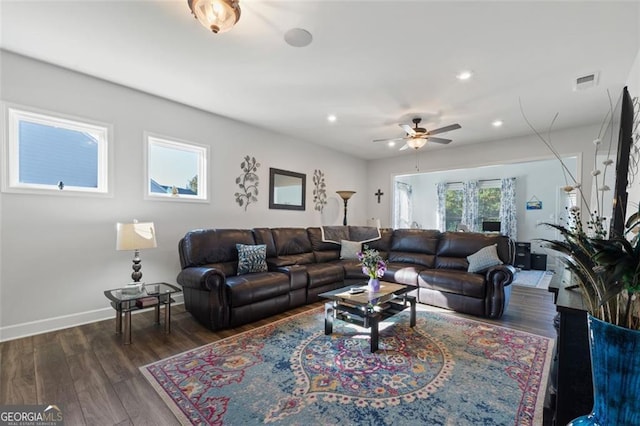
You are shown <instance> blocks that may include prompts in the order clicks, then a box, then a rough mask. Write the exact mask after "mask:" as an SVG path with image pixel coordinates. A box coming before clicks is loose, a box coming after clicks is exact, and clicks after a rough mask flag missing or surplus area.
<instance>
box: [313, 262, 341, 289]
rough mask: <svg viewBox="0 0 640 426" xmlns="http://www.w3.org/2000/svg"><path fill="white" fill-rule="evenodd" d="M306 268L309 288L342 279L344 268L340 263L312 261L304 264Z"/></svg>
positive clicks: (337, 281)
mask: <svg viewBox="0 0 640 426" xmlns="http://www.w3.org/2000/svg"><path fill="white" fill-rule="evenodd" d="M306 269H307V278H308V283H309V284H308V285H309V288H315V287H323V286H325V285H328V284H334V283H341V282H342V281H344V268H343V267H342V265H341V264H340V263H314V264H311V265H306Z"/></svg>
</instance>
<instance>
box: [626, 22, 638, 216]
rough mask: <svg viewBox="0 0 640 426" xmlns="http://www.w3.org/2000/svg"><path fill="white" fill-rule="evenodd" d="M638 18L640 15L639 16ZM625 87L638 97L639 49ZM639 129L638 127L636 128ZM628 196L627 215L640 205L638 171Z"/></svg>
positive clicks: (633, 95) (633, 96)
mask: <svg viewBox="0 0 640 426" xmlns="http://www.w3.org/2000/svg"><path fill="white" fill-rule="evenodd" d="M639 20H640V17H639ZM627 88H628V89H629V94H630V95H631V97H632V98H635V97H640V50H639V51H638V54H637V55H636V60H635V61H634V62H633V67H632V68H631V72H630V73H629V78H628V79H627ZM638 130H639V131H640V129H638ZM628 192H629V198H628V200H627V215H629V214H632V213H634V212H636V211H637V208H638V206H639V205H640V173H639V175H637V176H635V179H634V180H633V182H632V183H631V185H630V186H629V191H628Z"/></svg>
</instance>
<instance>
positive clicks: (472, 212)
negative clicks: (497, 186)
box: [462, 180, 478, 232]
mask: <svg viewBox="0 0 640 426" xmlns="http://www.w3.org/2000/svg"><path fill="white" fill-rule="evenodd" d="M462 196H463V197H464V198H463V203H462V224H463V225H467V227H468V228H469V231H472V232H477V231H478V181H477V180H470V181H469V182H464V183H463V184H462Z"/></svg>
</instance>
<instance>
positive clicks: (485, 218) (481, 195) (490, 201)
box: [478, 180, 502, 229]
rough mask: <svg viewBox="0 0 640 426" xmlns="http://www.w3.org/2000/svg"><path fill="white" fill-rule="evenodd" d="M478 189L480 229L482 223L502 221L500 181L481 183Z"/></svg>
mask: <svg viewBox="0 0 640 426" xmlns="http://www.w3.org/2000/svg"><path fill="white" fill-rule="evenodd" d="M478 186H479V188H478V229H480V225H482V222H498V221H500V202H501V199H502V190H501V188H500V181H495V180H492V181H481V182H480V183H479V185H478Z"/></svg>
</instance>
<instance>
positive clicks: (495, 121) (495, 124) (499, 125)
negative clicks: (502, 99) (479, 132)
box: [491, 120, 504, 127]
mask: <svg viewBox="0 0 640 426" xmlns="http://www.w3.org/2000/svg"><path fill="white" fill-rule="evenodd" d="M503 124H504V123H503V122H502V120H494V121H493V123H491V125H492V126H493V127H502V125H503Z"/></svg>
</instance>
